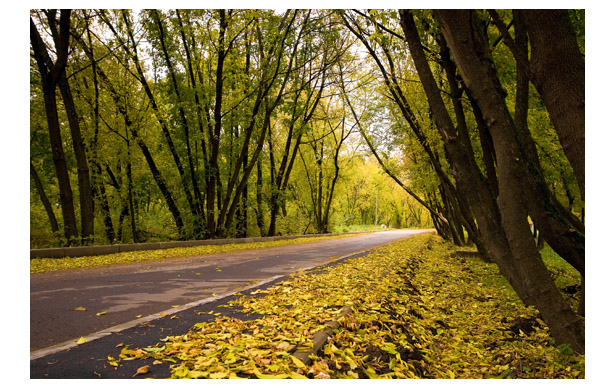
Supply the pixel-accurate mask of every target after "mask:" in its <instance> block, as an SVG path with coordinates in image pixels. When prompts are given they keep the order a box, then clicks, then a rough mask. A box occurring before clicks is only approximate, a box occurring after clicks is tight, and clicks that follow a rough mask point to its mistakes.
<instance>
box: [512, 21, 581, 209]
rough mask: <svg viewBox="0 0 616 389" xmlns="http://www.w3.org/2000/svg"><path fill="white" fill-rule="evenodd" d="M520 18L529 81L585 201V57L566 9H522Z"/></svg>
mask: <svg viewBox="0 0 616 389" xmlns="http://www.w3.org/2000/svg"><path fill="white" fill-rule="evenodd" d="M520 15H521V16H522V18H523V19H524V21H525V25H526V28H527V30H528V36H529V40H530V46H531V59H530V74H531V80H532V82H533V84H535V86H536V87H537V91H538V92H539V94H540V95H541V97H542V99H543V101H544V103H545V106H546V108H547V110H548V113H549V114H550V119H551V120H552V123H553V124H554V128H555V129H556V133H557V134H558V139H559V140H560V143H561V144H562V146H563V150H564V152H565V155H566V156H567V158H568V159H569V162H570V163H571V166H572V167H573V171H574V172H575V177H576V178H577V181H578V185H579V187H580V193H581V195H582V199H584V192H585V191H584V178H585V176H584V169H585V162H584V152H585V117H584V110H585V75H584V72H585V64H584V57H583V56H582V54H581V53H580V49H579V47H578V44H577V40H576V37H575V32H574V30H573V27H572V25H571V20H570V19H569V15H568V14H567V10H563V9H553V10H524V11H521V12H520ZM516 30H517V28H516ZM516 35H517V33H516Z"/></svg>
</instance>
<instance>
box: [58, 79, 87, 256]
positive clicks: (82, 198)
mask: <svg viewBox="0 0 616 389" xmlns="http://www.w3.org/2000/svg"><path fill="white" fill-rule="evenodd" d="M58 86H59V89H60V93H61V94H62V100H63V101H64V109H65V110H66V116H67V117H68V124H69V127H70V129H71V139H72V140H73V150H74V151H75V161H76V162H77V181H78V184H79V185H78V186H79V208H80V215H81V243H82V244H84V245H88V244H92V242H93V240H94V198H93V196H92V185H91V183H90V168H89V167H88V159H87V157H86V148H85V143H84V141H83V137H82V136H81V129H80V126H79V115H78V114H77V109H76V108H75V102H74V100H73V94H72V93H71V89H70V86H69V83H68V79H67V78H66V72H62V74H61V75H60V79H59V80H58Z"/></svg>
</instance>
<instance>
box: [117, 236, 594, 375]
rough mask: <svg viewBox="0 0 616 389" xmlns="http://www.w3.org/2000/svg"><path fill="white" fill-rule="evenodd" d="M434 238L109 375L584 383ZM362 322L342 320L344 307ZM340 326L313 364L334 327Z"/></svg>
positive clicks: (509, 301) (273, 291)
mask: <svg viewBox="0 0 616 389" xmlns="http://www.w3.org/2000/svg"><path fill="white" fill-rule="evenodd" d="M452 252H453V247H452V246H450V245H448V244H446V243H444V242H443V241H442V240H441V239H440V238H437V237H436V236H434V235H422V236H416V237H411V238H408V239H405V240H402V241H400V242H397V243H393V244H390V245H387V246H384V247H381V248H379V249H376V250H373V251H372V252H371V253H370V254H369V255H367V256H364V257H361V258H354V259H349V260H348V261H347V262H345V263H342V264H339V265H336V266H333V267H326V268H322V269H319V271H317V272H311V273H303V272H302V273H297V274H295V275H294V276H293V277H292V278H291V279H289V280H287V281H284V282H281V283H278V284H276V285H275V286H272V287H270V288H268V289H265V290H261V289H259V290H257V291H255V292H253V295H246V296H242V297H240V298H238V299H237V300H234V301H232V302H230V303H228V305H226V306H225V307H227V308H228V307H231V308H234V309H236V310H238V311H239V310H241V311H242V312H244V313H247V314H257V315H260V318H258V319H255V320H246V321H242V320H239V319H236V318H230V317H225V316H216V314H213V312H210V314H213V315H214V316H211V317H212V319H211V320H209V321H204V322H202V323H196V324H195V326H194V327H193V329H192V330H191V331H190V332H189V333H187V334H180V335H178V336H171V337H167V338H165V339H162V340H161V343H159V344H156V345H154V346H152V347H149V348H143V349H140V348H138V349H129V348H124V349H123V350H122V351H121V352H120V354H119V356H118V358H117V359H116V358H114V357H112V356H109V364H110V365H112V366H115V367H116V368H121V367H122V361H123V360H133V359H150V360H152V361H153V362H152V363H153V364H160V363H167V364H169V366H170V377H172V378H583V377H584V374H585V373H584V356H583V355H574V354H573V353H572V352H571V350H570V348H568V347H567V346H566V345H565V346H560V347H556V346H554V342H553V339H552V338H551V337H550V334H549V329H548V328H547V326H546V324H545V323H544V322H543V321H542V320H541V318H540V317H539V315H538V312H537V311H536V310H535V309H534V308H532V307H525V306H524V305H523V304H522V303H521V302H520V300H519V299H517V297H515V295H513V294H512V291H511V290H510V289H509V288H508V286H507V285H505V283H503V282H502V281H499V282H491V281H490V282H489V281H488V280H495V279H499V277H501V276H500V275H499V274H498V272H497V270H496V268H495V266H494V265H493V264H486V263H483V262H481V261H480V260H461V259H454V258H452V257H450V255H451V253H452ZM345 305H346V306H350V307H352V313H351V314H350V315H348V316H345V317H342V318H340V312H341V311H342V307H343V306H345ZM337 318H338V320H339V322H340V323H341V326H340V328H339V329H337V330H335V331H334V333H333V335H332V336H331V337H330V338H329V340H328V343H326V344H325V346H324V347H323V348H322V349H321V350H320V351H319V352H318V353H317V354H316V355H315V354H312V355H311V359H310V363H308V364H304V363H303V362H302V361H301V360H298V359H297V358H295V357H294V356H293V355H292V354H293V353H294V352H295V351H306V350H310V349H311V348H312V346H313V344H312V336H313V335H314V334H315V333H316V332H317V331H321V330H323V328H324V325H325V323H326V322H327V321H329V320H335V319H337Z"/></svg>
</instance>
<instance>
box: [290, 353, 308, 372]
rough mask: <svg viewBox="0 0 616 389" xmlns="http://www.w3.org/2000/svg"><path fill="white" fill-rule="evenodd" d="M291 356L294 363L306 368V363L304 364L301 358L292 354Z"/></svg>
mask: <svg viewBox="0 0 616 389" xmlns="http://www.w3.org/2000/svg"><path fill="white" fill-rule="evenodd" d="M290 357H291V360H292V361H293V363H294V364H295V366H297V367H299V368H300V369H304V368H306V365H305V364H304V362H302V361H301V360H300V359H299V358H296V357H294V356H293V355H291V356H290Z"/></svg>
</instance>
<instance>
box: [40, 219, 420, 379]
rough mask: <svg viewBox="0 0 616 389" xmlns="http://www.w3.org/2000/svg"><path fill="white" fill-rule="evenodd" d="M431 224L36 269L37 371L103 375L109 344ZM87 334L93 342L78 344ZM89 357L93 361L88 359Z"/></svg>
mask: <svg viewBox="0 0 616 389" xmlns="http://www.w3.org/2000/svg"><path fill="white" fill-rule="evenodd" d="M426 231H427V230H389V231H381V232H375V233H371V234H365V235H360V236H354V237H349V238H339V239H332V240H325V241H320V242H314V243H305V244H298V245H288V246H282V247H277V248H270V249H257V250H248V251H240V252H235V253H226V254H216V255H207V256H199V257H189V258H177V259H168V260H165V261H164V262H148V263H141V264H131V265H118V266H113V267H106V268H99V269H88V270H81V271H65V272H58V273H47V274H33V275H31V278H30V351H31V352H30V359H31V377H32V378H37V377H38V378H44V377H49V378H51V377H57V378H68V377H74V378H88V377H91V378H96V377H97V376H98V375H99V374H100V373H92V372H93V371H95V370H94V369H98V370H101V369H102V367H101V366H99V365H101V364H104V360H105V358H106V355H110V352H107V351H108V349H109V348H111V350H112V351H113V348H114V347H115V345H117V344H118V343H125V344H129V343H131V344H140V347H145V346H147V345H149V344H154V343H156V342H157V341H158V339H160V338H161V337H164V336H166V335H164V333H169V331H172V333H170V334H178V333H184V332H186V331H188V329H190V327H191V326H192V324H194V323H196V322H199V321H205V320H204V319H203V318H202V317H201V316H200V312H205V311H207V310H210V309H211V308H212V307H215V306H218V305H220V304H223V303H224V301H228V300H229V299H232V298H234V297H233V294H235V293H237V292H238V291H240V290H244V291H246V290H248V289H251V288H253V289H256V288H258V287H264V286H265V285H266V284H268V283H270V284H271V283H275V282H278V281H281V280H282V279H283V278H284V277H286V276H288V275H290V274H292V273H294V272H296V271H298V270H300V269H311V268H314V267H318V266H322V265H325V264H327V263H332V262H333V261H335V260H337V259H339V258H344V257H348V256H350V255H353V254H355V255H357V254H358V253H361V252H365V251H366V250H369V249H371V248H373V247H376V246H380V245H383V244H386V243H389V242H391V241H393V240H397V239H400V238H404V237H407V236H410V235H412V234H417V233H422V232H426ZM77 307H83V308H85V309H86V310H75V308H77ZM102 312H105V314H102V315H97V314H98V313H102ZM223 313H224V312H223ZM161 314H163V315H161ZM164 314H166V315H164ZM236 314H237V313H236ZM138 316H139V317H138ZM172 316H176V317H177V319H175V320H171V319H170V318H171V317H172ZM173 331H176V332H173ZM177 331H183V332H177ZM81 336H84V337H85V338H86V339H87V340H88V343H85V344H82V345H79V346H77V344H76V340H77V339H78V338H80V337H81ZM148 342H150V343H148ZM141 343H143V344H141ZM103 349H107V351H105V350H103ZM95 351H98V353H99V354H101V355H99V356H100V357H101V358H98V359H97V358H96V357H95V356H94V355H95V354H96V353H95ZM69 354H70V355H69ZM86 356H90V357H88V358H86ZM84 358H85V359H84ZM77 360H79V361H81V362H80V363H76V362H75V361H77ZM58 361H64V363H58ZM135 362H136V363H137V361H135ZM56 363H57V366H55V368H54V365H56ZM84 363H85V364H86V365H88V366H89V367H86V366H85V365H84V366H81V364H84ZM97 364H98V365H97ZM90 365H91V366H90ZM97 366H98V367H97ZM167 371H168V370H167ZM54 372H55V373H54ZM49 374H51V376H50V375H49ZM84 374H85V376H84ZM118 378H119V377H118Z"/></svg>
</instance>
